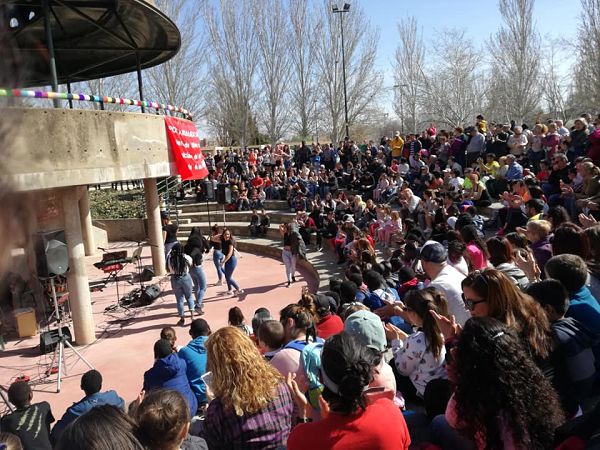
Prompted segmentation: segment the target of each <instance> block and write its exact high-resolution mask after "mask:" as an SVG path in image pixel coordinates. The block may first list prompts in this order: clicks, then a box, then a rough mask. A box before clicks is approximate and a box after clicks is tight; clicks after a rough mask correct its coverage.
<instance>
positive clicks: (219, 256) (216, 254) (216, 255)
mask: <svg viewBox="0 0 600 450" xmlns="http://www.w3.org/2000/svg"><path fill="white" fill-rule="evenodd" d="M223 258H224V256H223V252H222V251H221V250H217V249H214V250H213V262H214V263H215V267H216V269H217V276H218V277H219V282H221V281H222V280H223V275H224V273H223V268H222V267H221V261H223Z"/></svg>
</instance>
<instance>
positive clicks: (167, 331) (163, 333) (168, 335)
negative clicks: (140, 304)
mask: <svg viewBox="0 0 600 450" xmlns="http://www.w3.org/2000/svg"><path fill="white" fill-rule="evenodd" d="M160 338H161V339H166V340H167V341H169V342H170V343H171V348H172V349H173V351H174V352H177V351H179V347H178V345H177V333H176V332H175V329H174V328H173V327H164V328H163V329H162V330H160Z"/></svg>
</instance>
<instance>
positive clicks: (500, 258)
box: [486, 236, 529, 289]
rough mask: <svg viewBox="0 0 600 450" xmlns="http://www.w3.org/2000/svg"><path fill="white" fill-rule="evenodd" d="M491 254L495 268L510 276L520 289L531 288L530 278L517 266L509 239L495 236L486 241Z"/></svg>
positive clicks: (491, 260)
mask: <svg viewBox="0 0 600 450" xmlns="http://www.w3.org/2000/svg"><path fill="white" fill-rule="evenodd" d="M486 245H487V248H488V251H489V252H490V262H491V263H492V264H493V266H494V267H495V268H496V269H497V270H499V271H500V272H503V273H504V274H505V275H506V276H508V277H509V278H510V279H511V280H512V281H513V282H514V283H515V284H516V285H517V286H518V287H519V289H525V288H526V287H527V286H529V278H527V275H525V272H523V271H522V270H521V269H519V268H518V267H517V266H516V265H515V252H514V250H513V247H512V245H511V243H510V241H509V240H508V239H506V238H505V237H500V236H494V237H491V238H489V239H488V240H487V241H486Z"/></svg>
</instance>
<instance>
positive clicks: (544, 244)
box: [526, 220, 552, 274]
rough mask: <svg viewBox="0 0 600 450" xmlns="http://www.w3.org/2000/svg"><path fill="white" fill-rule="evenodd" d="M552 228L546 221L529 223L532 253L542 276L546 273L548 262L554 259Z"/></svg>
mask: <svg viewBox="0 0 600 450" xmlns="http://www.w3.org/2000/svg"><path fill="white" fill-rule="evenodd" d="M550 228H551V225H550V222H548V221H546V220H534V221H532V222H527V228H526V230H527V239H528V240H529V242H531V245H530V248H531V252H532V253H533V257H534V258H535V262H536V263H537V265H538V267H539V269H540V270H541V272H542V274H543V273H544V267H545V266H546V262H547V261H548V260H549V259H550V258H551V257H552V244H551V243H550Z"/></svg>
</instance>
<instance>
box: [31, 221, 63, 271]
mask: <svg viewBox="0 0 600 450" xmlns="http://www.w3.org/2000/svg"><path fill="white" fill-rule="evenodd" d="M66 242H67V241H66V239H65V232H64V230H56V231H45V232H41V233H38V234H37V239H36V243H35V256H36V260H37V273H38V276H39V277H40V278H51V277H54V276H56V275H64V274H65V273H66V272H67V270H69V255H68V253H67V243H66Z"/></svg>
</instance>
